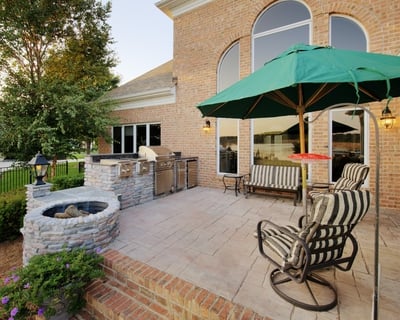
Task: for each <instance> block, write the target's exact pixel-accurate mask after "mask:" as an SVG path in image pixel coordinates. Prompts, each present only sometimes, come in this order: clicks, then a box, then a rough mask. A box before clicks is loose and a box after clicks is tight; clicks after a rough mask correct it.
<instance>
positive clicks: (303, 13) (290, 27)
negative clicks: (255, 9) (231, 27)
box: [253, 1, 311, 71]
mask: <svg viewBox="0 0 400 320" xmlns="http://www.w3.org/2000/svg"><path fill="white" fill-rule="evenodd" d="M310 30H311V17H310V12H309V11H308V9H307V7H305V6H304V4H302V3H301V2H298V1H281V2H278V3H276V4H274V5H272V6H271V7H269V8H268V9H267V10H266V11H265V12H264V13H263V14H261V15H260V17H259V18H258V19H257V21H256V23H255V25H254V30H253V71H254V70H257V69H259V68H260V67H262V66H263V65H264V63H265V62H267V61H269V60H271V59H273V58H275V57H276V56H277V55H278V54H280V53H281V52H283V51H284V50H286V49H287V48H289V47H290V46H292V45H294V44H296V43H300V42H301V43H306V44H308V43H309V41H310Z"/></svg>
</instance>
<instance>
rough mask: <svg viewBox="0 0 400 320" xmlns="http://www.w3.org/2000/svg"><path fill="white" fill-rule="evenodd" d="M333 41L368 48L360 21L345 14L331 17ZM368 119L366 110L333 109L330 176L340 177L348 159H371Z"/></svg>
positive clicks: (345, 46) (337, 44)
mask: <svg viewBox="0 0 400 320" xmlns="http://www.w3.org/2000/svg"><path fill="white" fill-rule="evenodd" d="M330 41H331V45H332V46H333V47H335V48H339V49H348V50H356V51H366V50H367V37H366V35H365V33H364V31H363V30H362V28H361V27H360V25H359V24H358V23H357V22H356V21H354V20H353V19H350V18H348V17H344V16H331V17H330ZM368 121H369V117H368V114H366V113H365V112H364V111H363V110H361V109H359V110H355V109H354V108H350V109H348V110H342V109H340V110H332V111H330V120H329V128H330V133H331V134H330V141H329V150H330V155H331V157H332V161H331V165H330V168H329V169H330V170H329V171H330V173H329V176H330V180H331V181H332V182H334V181H336V180H337V179H338V178H339V177H340V175H341V173H342V171H343V166H344V165H345V164H346V163H348V162H359V163H365V162H366V161H367V159H368V145H369V144H368V141H367V137H368Z"/></svg>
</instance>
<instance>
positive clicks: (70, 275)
mask: <svg viewBox="0 0 400 320" xmlns="http://www.w3.org/2000/svg"><path fill="white" fill-rule="evenodd" d="M102 261H103V257H102V256H100V255H98V254H97V253H88V252H86V250H85V249H82V248H75V249H72V250H67V249H64V250H63V251H62V252H58V253H48V254H44V255H37V256H33V257H32V258H31V259H30V261H29V263H28V264H27V265H26V266H25V267H22V268H20V269H18V270H16V271H14V272H12V273H10V276H9V277H7V278H6V279H5V280H4V285H2V286H0V299H1V304H0V319H10V318H11V319H15V320H17V319H30V318H31V317H33V316H35V315H38V316H45V317H46V318H47V317H49V316H52V315H55V314H57V313H60V312H62V311H67V312H68V314H75V313H77V312H78V311H79V310H80V309H81V308H82V307H84V305H85V303H86V301H85V300H84V293H85V288H86V286H87V285H88V284H89V283H90V282H91V281H92V280H93V279H95V278H99V277H102V276H103V275H104V271H103V270H102V268H101V266H100V263H101V262H102Z"/></svg>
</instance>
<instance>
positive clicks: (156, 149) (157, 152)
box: [139, 146, 175, 161]
mask: <svg viewBox="0 0 400 320" xmlns="http://www.w3.org/2000/svg"><path fill="white" fill-rule="evenodd" d="M139 156H140V157H143V158H146V159H147V160H149V161H156V160H157V159H158V158H160V159H161V158H164V159H168V158H171V157H174V156H175V154H174V153H173V152H172V151H171V150H170V149H168V148H166V147H162V146H140V147H139Z"/></svg>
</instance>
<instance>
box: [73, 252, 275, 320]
mask: <svg viewBox="0 0 400 320" xmlns="http://www.w3.org/2000/svg"><path fill="white" fill-rule="evenodd" d="M104 258H105V259H104V270H105V273H106V278H105V279H101V280H96V281H94V282H93V283H92V284H91V285H90V286H89V287H88V290H87V292H86V296H85V298H86V301H87V303H86V307H85V309H84V310H82V311H81V312H80V314H78V315H76V316H74V317H73V318H71V320H72V319H74V320H93V319H96V320H97V319H98V320H112V319H121V320H122V319H135V320H140V319H143V320H152V319H161V320H163V319H177V320H180V319H182V320H200V319H213V320H225V319H230V320H244V319H248V320H261V319H262V320H270V318H265V317H261V316H260V315H258V314H256V313H255V312H254V311H252V310H250V309H248V308H245V307H243V306H240V305H238V304H235V303H232V302H230V301H228V300H227V299H224V298H222V297H219V296H217V295H215V294H213V293H211V292H209V291H207V290H205V289H202V288H200V287H197V286H195V285H193V284H191V283H189V282H187V281H184V280H182V279H179V278H177V277H175V276H172V275H170V274H167V273H165V272H163V271H160V270H158V269H155V268H153V267H151V266H148V265H146V264H144V263H142V262H139V261H136V260H133V259H131V258H129V257H127V256H124V255H122V254H121V253H119V252H118V251H115V250H108V251H106V252H105V253H104Z"/></svg>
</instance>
